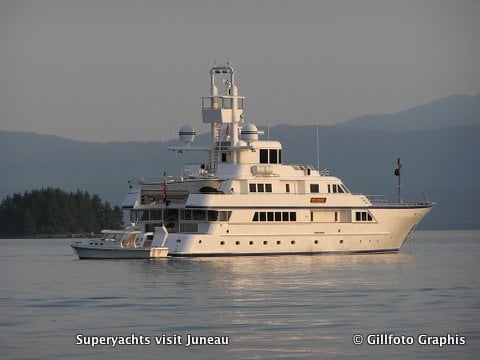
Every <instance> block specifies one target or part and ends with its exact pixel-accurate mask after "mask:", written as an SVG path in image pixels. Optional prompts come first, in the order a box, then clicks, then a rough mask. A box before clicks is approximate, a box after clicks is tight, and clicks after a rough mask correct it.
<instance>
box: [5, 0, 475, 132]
mask: <svg viewBox="0 0 480 360" xmlns="http://www.w3.org/2000/svg"><path fill="white" fill-rule="evenodd" d="M479 19H480V1H478V0H470V1H469V0H290V1H287V0H262V1H252V0H237V1H231V0H135V1H132V0H0V130H26V131H35V132H39V133H47V134H56V135H61V136H64V137H68V138H73V139H82V140H91V141H114V140H165V139H168V138H170V137H176V136H177V135H176V134H177V131H178V127H179V126H180V125H182V124H191V125H193V126H194V127H195V128H196V129H197V131H198V132H206V131H207V130H208V127H207V126H206V125H203V124H202V123H201V117H200V105H201V102H200V97H201V96H205V95H208V93H209V75H208V70H209V68H210V66H211V65H212V63H213V61H214V60H216V61H217V63H218V62H225V61H230V62H231V63H232V64H233V65H234V66H235V67H236V69H237V82H238V85H239V90H240V94H241V95H244V96H246V97H247V102H246V108H247V109H246V112H245V115H246V118H247V121H249V122H253V123H256V124H257V125H265V124H266V121H267V118H268V119H269V120H270V124H272V125H275V124H280V123H295V124H313V123H315V122H316V121H317V120H316V119H317V117H318V118H319V121H320V123H321V124H331V123H335V122H339V121H344V120H348V119H349V118H352V117H354V116H360V115H365V114H374V113H386V112H396V111H399V110H404V109H407V108H410V107H413V106H416V105H420V104H424V103H428V102H430V101H433V100H437V99H439V98H441V97H444V96H448V95H453V94H469V95H478V94H480V20H479ZM316 104H318V109H319V110H318V112H316V110H315V108H316V106H317V105H316ZM317 113H318V116H317Z"/></svg>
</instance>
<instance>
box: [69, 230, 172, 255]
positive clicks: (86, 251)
mask: <svg viewBox="0 0 480 360" xmlns="http://www.w3.org/2000/svg"><path fill="white" fill-rule="evenodd" d="M167 235H168V233H167V231H166V229H165V228H162V227H159V228H157V229H156V231H155V233H153V232H147V233H143V232H141V231H138V230H136V229H135V228H129V229H127V230H103V231H102V237H101V238H98V239H82V240H77V241H75V242H73V243H72V244H71V246H72V248H73V250H74V251H75V253H76V254H77V255H78V257H79V259H149V258H159V257H167V256H168V247H165V246H164V242H165V240H166V238H167Z"/></svg>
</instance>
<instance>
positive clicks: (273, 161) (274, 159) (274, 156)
mask: <svg viewBox="0 0 480 360" xmlns="http://www.w3.org/2000/svg"><path fill="white" fill-rule="evenodd" d="M269 162H270V164H276V163H277V150H276V149H270V161H269Z"/></svg>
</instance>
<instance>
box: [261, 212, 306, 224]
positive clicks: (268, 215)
mask: <svg viewBox="0 0 480 360" xmlns="http://www.w3.org/2000/svg"><path fill="white" fill-rule="evenodd" d="M252 221H254V222H258V221H270V222H273V221H278V222H280V221H297V213H296V212H294V211H291V212H288V211H283V212H281V211H256V212H255V213H254V214H253V218H252Z"/></svg>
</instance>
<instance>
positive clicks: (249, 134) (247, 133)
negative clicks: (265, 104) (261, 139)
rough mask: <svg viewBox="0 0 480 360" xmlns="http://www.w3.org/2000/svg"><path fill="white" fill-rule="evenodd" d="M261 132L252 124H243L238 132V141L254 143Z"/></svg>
mask: <svg viewBox="0 0 480 360" xmlns="http://www.w3.org/2000/svg"><path fill="white" fill-rule="evenodd" d="M260 133H261V132H260V131H258V129H257V127H256V126H255V125H254V124H245V125H243V127H242V131H241V132H240V139H242V140H244V141H247V142H249V141H256V140H258V134H260Z"/></svg>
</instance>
